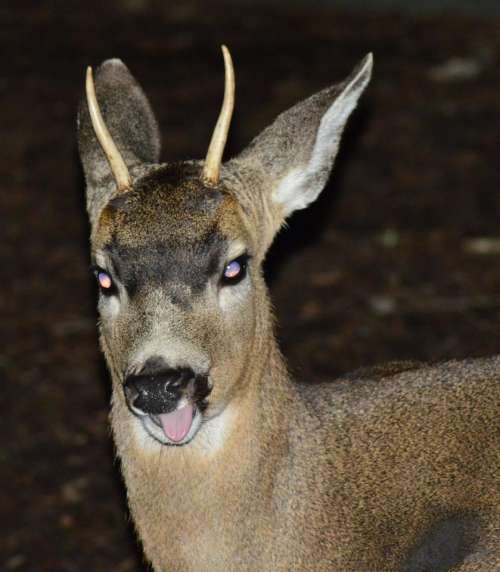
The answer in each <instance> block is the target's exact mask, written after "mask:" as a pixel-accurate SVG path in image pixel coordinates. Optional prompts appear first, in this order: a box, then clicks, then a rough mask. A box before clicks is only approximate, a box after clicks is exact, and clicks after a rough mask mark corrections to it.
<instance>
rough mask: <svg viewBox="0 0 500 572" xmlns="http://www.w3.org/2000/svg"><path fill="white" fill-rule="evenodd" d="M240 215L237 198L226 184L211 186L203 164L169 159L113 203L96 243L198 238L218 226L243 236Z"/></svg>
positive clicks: (228, 234)
mask: <svg viewBox="0 0 500 572" xmlns="http://www.w3.org/2000/svg"><path fill="white" fill-rule="evenodd" d="M238 221H239V217H238V205H237V201H236V199H235V198H234V197H233V196H232V195H231V194H230V193H229V192H228V191H227V190H226V189H224V188H222V187H221V188H210V187H207V186H205V185H204V184H203V183H202V182H201V181H200V179H199V171H198V169H195V168H194V167H193V166H191V165H189V164H187V165H186V164H182V163H180V164H174V165H166V166H164V167H161V168H159V169H158V170H157V171H155V172H153V173H151V174H150V175H147V176H145V177H144V178H143V179H141V180H140V181H138V183H137V184H135V185H134V188H133V189H132V190H131V191H130V192H128V193H125V194H123V195H120V196H118V197H115V198H114V199H112V200H111V201H110V202H109V203H108V205H107V206H106V207H105V208H104V210H103V212H102V214H101V217H100V219H99V224H98V228H97V233H96V236H95V237H94V245H95V247H96V248H104V247H106V245H109V244H111V243H114V244H116V243H119V244H120V246H122V247H124V248H127V247H131V248H136V247H141V246H146V245H148V244H151V242H171V243H193V242H199V241H200V240H203V239H204V237H207V238H208V237H209V236H210V235H211V234H213V233H214V232H218V233H220V234H221V235H223V236H224V237H225V238H237V237H238V234H240V233H239V230H242V229H239V227H240V226H241V225H240V224H239V222H238Z"/></svg>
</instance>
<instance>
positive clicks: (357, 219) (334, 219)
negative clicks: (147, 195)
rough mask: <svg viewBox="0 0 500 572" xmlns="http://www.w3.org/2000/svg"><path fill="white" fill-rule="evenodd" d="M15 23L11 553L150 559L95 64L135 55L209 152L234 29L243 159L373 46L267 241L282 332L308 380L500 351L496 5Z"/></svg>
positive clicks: (2, 395)
mask: <svg viewBox="0 0 500 572" xmlns="http://www.w3.org/2000/svg"><path fill="white" fill-rule="evenodd" d="M14 6H15V7H14ZM0 22H1V30H2V32H1V34H0V47H1V53H2V55H3V57H2V72H1V74H0V100H1V109H0V114H1V121H0V133H1V141H2V152H1V153H0V180H1V186H2V189H1V192H0V232H1V240H0V260H1V265H0V273H1V276H0V278H1V280H0V284H1V293H0V315H1V328H0V343H1V345H0V380H1V381H0V383H1V385H0V390H1V391H0V403H1V406H2V415H1V417H0V435H1V436H2V439H1V442H0V482H1V487H0V488H1V492H0V516H1V518H0V569H2V570H6V571H12V570H15V571H29V572H35V571H36V572H49V571H50V572H77V571H78V572H82V571H85V570H92V571H93V572H101V571H102V572H104V571H109V570H113V571H116V572H126V571H127V572H128V571H134V572H138V571H141V570H142V571H144V570H145V569H146V568H145V566H144V565H143V564H142V563H141V558H142V557H141V553H140V549H139V548H138V547H137V545H136V542H135V540H134V535H133V531H132V527H131V525H130V524H129V522H128V517H127V510H126V506H125V502H124V491H123V487H122V484H121V481H120V477H119V471H118V467H117V464H116V463H115V462H114V453H113V447H112V444H111V439H110V436H109V429H108V422H107V414H108V402H109V383H108V379H107V375H106V371H105V368H104V365H103V362H102V359H101V357H100V354H99V351H98V346H97V336H96V327H95V324H96V312H95V307H94V306H95V291H94V286H93V283H92V280H91V279H90V277H89V273H88V264H89V257H88V248H87V233H88V226H87V221H86V216H85V210H84V202H83V192H84V189H83V181H82V176H81V171H80V167H79V163H78V158H77V153H76V145H75V110H76V106H77V101H78V98H79V97H80V94H81V90H82V86H83V76H84V68H85V66H86V65H87V64H97V63H99V62H100V61H101V60H103V59H105V58H107V57H113V56H119V57H121V58H122V59H123V60H124V61H126V63H127V64H128V65H129V67H130V68H131V70H132V71H133V72H134V73H135V75H136V76H137V77H138V79H139V80H140V81H141V83H142V84H143V86H144V87H145V90H146V92H147V93H148V95H149V97H150V99H151V102H152V104H153V107H154V109H155V110H156V112H157V115H158V117H159V120H160V124H161V128H162V132H163V141H164V151H163V158H164V159H165V160H173V159H179V158H188V157H202V156H203V155H204V154H205V151H206V147H207V142H208V140H209V137H210V133H211V130H212V128H213V124H214V121H215V118H216V116H217V112H218V107H219V103H220V98H221V92H222V81H223V67H222V62H221V57H220V52H219V45H220V44H221V43H222V42H224V43H227V44H228V45H229V46H230V47H231V50H232V52H233V56H234V60H235V65H236V72H237V85H238V95H237V107H236V115H235V120H234V124H233V125H234V127H233V130H232V135H231V140H230V144H229V148H228V153H227V154H228V156H229V155H232V154H234V153H236V152H238V150H240V149H242V148H243V146H244V145H245V144H246V143H247V142H248V141H249V140H250V139H251V138H252V137H253V136H254V135H255V134H256V133H257V132H258V131H259V130H260V129H261V128H263V127H264V126H265V125H266V124H267V123H269V122H270V121H271V120H272V119H273V118H274V116H275V115H276V114H277V113H278V112H279V111H281V110H283V109H285V108H286V107H287V106H289V105H291V104H293V103H294V102H296V101H297V100H299V99H301V98H303V97H306V96H307V95H309V94H311V93H313V92H314V91H316V90H318V89H319V88H321V87H323V86H325V85H328V84H330V83H333V82H335V81H339V80H340V79H342V78H343V77H344V76H345V75H346V74H347V73H348V72H349V71H350V69H351V67H352V66H353V65H354V64H355V63H356V62H357V60H359V59H360V58H361V57H362V56H363V55H364V54H365V53H366V52H368V51H370V50H372V51H373V52H374V54H375V73H374V79H373V82H372V85H371V86H370V88H369V90H368V91H367V93H366V95H365V96H364V98H363V103H362V105H361V107H360V109H359V110H358V111H357V112H356V114H355V117H354V118H353V120H352V121H351V123H350V126H349V129H348V132H347V134H346V138H345V141H344V145H343V148H342V151H341V153H340V156H339V158H338V161H337V167H336V170H335V174H334V176H333V177H332V180H331V182H330V184H329V185H328V188H327V189H326V190H325V191H324V193H323V195H322V197H321V198H320V200H319V201H318V202H317V203H316V204H315V205H314V206H313V207H311V208H310V209H309V210H308V211H302V212H301V213H299V214H297V215H295V216H294V217H293V219H292V220H291V221H290V227H289V229H287V230H286V231H284V232H283V233H282V234H281V235H280V236H279V238H278V240H277V241H276V243H275V245H274V247H273V250H272V253H271V255H270V257H269V260H268V268H267V271H268V276H269V280H270V283H271V289H272V293H273V298H274V301H275V305H276V312H277V315H278V318H279V323H280V325H279V330H278V334H279V337H280V339H281V342H282V345H283V347H284V351H285V353H286V355H287V356H288V357H289V360H290V363H291V366H292V370H293V371H294V373H295V375H296V376H297V377H300V378H304V379H308V380H313V379H326V378H328V379H330V378H332V379H333V378H334V377H335V376H336V375H338V374H340V373H342V372H346V371H349V370H352V369H355V368H358V367H360V366H366V365H370V364H374V363H380V362H384V361H387V360H393V359H407V358H411V359H418V360H431V361H435V360H442V359H447V358H455V357H464V356H478V355H488V354H494V353H496V352H497V351H498V348H499V347H500V328H499V327H498V326H499V322H500V264H499V262H500V234H499V230H498V225H499V221H500V197H499V192H498V185H499V182H500V175H499V171H498V164H499V145H498V143H499V133H500V22H498V21H494V20H489V21H488V20H486V19H485V20H479V19H472V18H467V17H453V18H451V17H444V16H429V17H419V18H418V19H415V17H410V16H398V15H396V14H385V15H384V14H381V13H378V14H370V13H362V14H361V13H347V12H335V11H331V10H328V9H321V10H320V9H314V10H312V9H309V10H306V9H304V8H298V7H289V8H286V9H284V8H280V7H279V6H268V7H266V6H264V5H262V6H260V5H256V4H250V3H249V2H246V3H245V2H234V3H232V4H230V3H226V4H221V3H220V2H211V3H210V6H208V3H204V4H202V3H194V2H191V1H187V2H177V3H174V2H168V3H167V2H164V3H162V2H150V3H145V4H144V3H141V2H140V1H137V0H136V1H134V0H128V1H127V2H122V3H119V2H97V1H96V0H87V1H86V2H84V3H83V2H81V3H77V2H65V3H62V2H55V1H53V2H17V3H16V4H15V5H14V3H11V2H9V3H2V5H1V7H0Z"/></svg>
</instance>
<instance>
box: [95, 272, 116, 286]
mask: <svg viewBox="0 0 500 572" xmlns="http://www.w3.org/2000/svg"><path fill="white" fill-rule="evenodd" d="M97 281H98V282H99V286H100V287H101V288H104V289H105V290H107V289H108V288H111V286H112V285H113V282H112V281H111V276H110V275H109V274H106V272H99V273H98V274H97Z"/></svg>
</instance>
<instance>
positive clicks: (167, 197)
mask: <svg viewBox="0 0 500 572" xmlns="http://www.w3.org/2000/svg"><path fill="white" fill-rule="evenodd" d="M242 217H243V214H242V213H241V208H240V206H239V203H238V201H237V200H236V198H235V197H234V195H233V194H232V193H231V192H230V191H229V190H228V189H225V188H224V187H223V186H222V185H220V186H219V187H218V188H217V189H214V188H210V187H207V186H205V185H204V184H203V183H202V182H201V181H200V178H199V170H198V169H193V167H189V166H182V165H171V166H163V167H161V168H159V169H158V170H156V171H155V172H154V173H152V174H150V175H148V176H146V177H144V178H143V179H142V180H141V181H140V182H139V183H138V184H137V185H135V186H134V189H133V190H131V191H130V192H127V193H124V194H122V195H120V196H118V197H116V198H115V199H112V200H111V201H110V202H109V203H108V204H107V205H106V207H105V208H104V209H103V211H102V214H101V215H100V217H99V222H98V225H97V229H96V232H95V235H94V240H93V251H94V261H93V264H94V272H95V274H96V278H97V281H98V285H99V290H100V293H99V312H100V315H101V334H102V338H103V345H104V347H105V348H106V354H107V355H108V357H109V359H110V361H112V364H113V366H112V367H113V370H114V371H115V372H117V374H118V375H119V377H120V378H121V381H122V383H123V388H124V391H125V396H126V399H127V402H128V406H129V408H130V410H131V413H132V414H135V415H137V416H139V417H140V418H141V420H142V421H143V424H144V427H145V429H146V430H147V431H148V432H149V433H150V434H151V435H152V436H153V437H154V438H156V439H158V440H160V441H162V442H166V443H167V442H168V443H184V442H187V441H189V440H190V439H191V438H192V437H193V436H194V435H195V434H196V430H197V429H198V428H199V425H200V423H201V420H202V418H203V417H205V418H208V419H209V418H210V417H212V416H214V415H218V414H219V413H220V412H221V411H222V410H223V409H224V407H225V406H226V405H227V403H228V401H229V400H230V398H231V396H232V394H233V393H234V392H235V391H237V389H238V381H239V380H242V379H243V378H244V376H243V375H242V374H243V368H244V366H245V363H246V361H247V360H248V358H249V350H250V348H251V346H252V339H253V335H254V328H255V310H254V305H255V301H256V298H255V289H254V287H253V284H252V282H253V281H254V280H255V279H256V278H257V279H259V278H260V277H256V276H255V275H254V244H253V242H252V240H251V239H250V237H249V236H248V233H247V232H246V231H245V224H244V219H243V218H242Z"/></svg>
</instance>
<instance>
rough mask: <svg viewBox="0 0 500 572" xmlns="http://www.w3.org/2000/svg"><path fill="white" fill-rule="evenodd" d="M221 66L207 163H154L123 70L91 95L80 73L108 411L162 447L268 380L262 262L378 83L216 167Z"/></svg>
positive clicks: (342, 89)
mask: <svg viewBox="0 0 500 572" xmlns="http://www.w3.org/2000/svg"><path fill="white" fill-rule="evenodd" d="M223 53H224V62H225V70H226V89H225V97H224V104H223V107H222V111H221V115H220V117H219V121H218V122H217V126H216V128H215V131H214V135H213V138H212V141H211V143H210V146H209V151H208V153H207V157H206V159H205V161H186V162H181V163H160V162H159V157H160V142H159V141H160V139H159V133H158V126H157V123H156V121H155V118H154V115H153V112H152V110H151V108H150V105H149V103H148V101H147V99H146V96H145V95H144V93H143V92H142V90H141V88H140V87H139V85H138V84H137V82H136V81H135V80H134V78H133V77H132V76H131V74H130V73H129V71H128V69H127V68H126V66H125V65H124V64H123V63H122V62H121V61H119V60H108V61H106V62H104V63H103V64H102V65H101V67H100V68H99V69H98V70H97V73H96V77H95V86H94V83H93V79H92V72H91V71H89V72H88V74H87V98H86V99H84V100H83V101H82V104H81V106H80V111H79V121H78V137H79V148H80V154H81V158H82V163H83V168H84V173H85V179H86V183H87V206H88V212H89V216H90V221H91V227H92V233H91V244H92V263H93V267H94V273H95V276H96V279H97V283H98V287H99V302H98V308H99V314H100V333H101V344H102V346H103V349H104V352H105V355H106V358H107V361H108V365H109V367H110V369H111V372H112V376H113V382H114V402H115V406H117V407H123V408H125V407H128V409H129V412H128V414H127V415H128V416H127V419H128V420H129V423H130V424H133V426H134V427H135V429H136V430H137V431H142V432H143V433H144V434H145V435H148V436H150V437H152V438H153V439H154V440H156V441H159V442H160V443H163V444H167V445H185V444H187V443H189V442H190V441H191V440H193V439H196V436H197V433H198V432H199V431H200V428H201V427H202V422H208V423H209V422H210V421H211V420H212V419H214V418H215V417H217V416H218V415H220V414H221V412H223V411H224V410H225V409H226V408H228V407H229V406H230V404H231V403H232V402H234V400H236V399H237V398H238V396H242V395H244V394H245V393H246V392H248V391H250V388H251V387H252V379H254V380H255V379H257V378H260V377H261V376H260V374H261V373H262V371H263V370H264V369H265V368H266V364H267V363H268V359H269V352H270V351H272V344H270V343H269V340H270V339H273V336H272V320H271V318H270V310H269V305H268V299H267V290H266V287H265V284H264V281H263V278H262V262H263V259H264V256H265V253H266V251H267V249H268V248H269V246H270V244H271V242H272V240H273V237H274V236H275V234H276V232H277V231H278V229H279V228H280V227H281V225H282V224H283V222H284V221H285V219H286V217H287V216H288V215H290V214H291V213H292V212H293V211H295V210H297V209H302V208H304V207H306V206H307V205H308V204H310V203H311V202H312V201H314V200H315V199H316V198H317V196H318V195H319V193H320V191H321V190H322V188H323V187H324V185H325V183H326V182H327V179H328V177H329V174H330V171H331V168H332V165H333V162H334V159H335V155H336V153H337V150H338V146H339V141H340V137H341V135H342V131H343V129H344V126H345V124H346V121H347V119H348V117H349V115H350V114H351V112H352V111H353V109H354V108H355V106H356V103H357V101H358V99H359V97H360V95H361V94H362V92H363V90H364V89H365V87H366V85H367V84H368V81H369V79H370V74H371V69H372V57H371V55H368V56H367V57H365V59H363V61H362V62H361V63H360V64H359V65H358V66H357V67H356V68H355V69H354V71H353V72H352V73H351V74H350V75H349V77H348V78H347V79H346V80H345V81H344V82H342V83H340V84H338V85H335V86H333V87H330V88H327V89H325V90H323V91H321V92H319V93H317V94H316V95H314V96H312V97H310V98H309V99H307V100H306V101H304V102H302V103H299V104H298V105H296V106H295V107H293V108H291V109H290V110H289V111H287V112H285V113H283V114H282V115H280V116H279V117H278V118H277V119H276V120H275V122H274V123H273V124H272V125H271V126H270V127H268V128H267V129H265V130H264V131H263V132H262V133H261V134H260V135H259V136H258V137H256V138H255V139H254V140H253V141H252V142H251V143H250V145H249V146H248V147H247V148H246V149H245V150H244V151H243V152H242V153H241V154H240V155H239V156H237V157H236V158H234V159H232V160H230V161H228V162H226V163H222V162H221V160H222V154H223V150H224V144H225V140H226V137H227V132H228V128H229V123H230V121H231V114H232V108H233V101H234V73H233V67H232V63H231V58H230V56H229V52H228V51H227V49H226V48H223ZM270 348H271V349H270ZM259 376H260V377H259ZM269 391H272V388H269Z"/></svg>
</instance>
